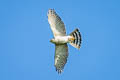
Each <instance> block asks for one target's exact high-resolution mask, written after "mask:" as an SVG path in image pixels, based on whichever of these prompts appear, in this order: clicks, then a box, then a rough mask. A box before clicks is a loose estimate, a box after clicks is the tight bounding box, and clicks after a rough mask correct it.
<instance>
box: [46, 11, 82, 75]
mask: <svg viewBox="0 0 120 80" xmlns="http://www.w3.org/2000/svg"><path fill="white" fill-rule="evenodd" d="M47 16H48V22H49V24H50V27H51V30H52V32H53V35H54V38H53V39H51V40H50V42H52V43H53V44H55V64H54V65H55V67H56V71H58V73H61V72H62V71H63V68H64V66H65V64H66V62H67V58H68V46H67V43H69V44H71V45H72V46H73V47H75V48H78V49H79V48H80V44H81V35H80V32H79V30H78V29H75V30H74V31H73V32H72V33H71V34H70V35H66V30H65V26H64V23H63V21H62V20H61V18H60V17H59V16H58V15H57V13H56V12H55V11H54V10H53V9H49V10H48V14H47Z"/></svg>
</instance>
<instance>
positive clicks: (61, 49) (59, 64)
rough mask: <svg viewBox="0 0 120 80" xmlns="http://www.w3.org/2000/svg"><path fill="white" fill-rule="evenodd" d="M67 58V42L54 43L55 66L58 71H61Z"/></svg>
mask: <svg viewBox="0 0 120 80" xmlns="http://www.w3.org/2000/svg"><path fill="white" fill-rule="evenodd" d="M67 58H68V46H67V44H62V45H55V64H54V65H55V67H56V71H58V73H61V72H62V70H63V68H64V66H65V64H66V62H67Z"/></svg>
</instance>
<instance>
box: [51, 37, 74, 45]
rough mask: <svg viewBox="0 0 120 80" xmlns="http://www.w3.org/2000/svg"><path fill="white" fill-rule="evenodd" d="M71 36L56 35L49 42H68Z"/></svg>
mask: <svg viewBox="0 0 120 80" xmlns="http://www.w3.org/2000/svg"><path fill="white" fill-rule="evenodd" d="M72 38H73V37H71V36H57V37H55V38H54V39H51V42H52V43H54V44H65V43H69V42H70V39H72Z"/></svg>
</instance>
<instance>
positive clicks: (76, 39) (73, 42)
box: [69, 29, 82, 49]
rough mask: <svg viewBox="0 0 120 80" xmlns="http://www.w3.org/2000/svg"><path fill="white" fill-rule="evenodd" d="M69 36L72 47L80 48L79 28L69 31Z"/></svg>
mask: <svg viewBox="0 0 120 80" xmlns="http://www.w3.org/2000/svg"><path fill="white" fill-rule="evenodd" d="M69 36H71V37H72V38H73V39H72V40H70V44H71V45H72V46H73V47H75V48H77V49H80V46H81V41H82V39H81V34H80V32H79V30H78V29H75V30H74V31H73V32H72V33H70V35H69Z"/></svg>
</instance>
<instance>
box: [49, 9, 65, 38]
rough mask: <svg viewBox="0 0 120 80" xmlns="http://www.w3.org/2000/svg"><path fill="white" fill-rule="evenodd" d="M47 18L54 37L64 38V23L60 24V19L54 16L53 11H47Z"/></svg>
mask: <svg viewBox="0 0 120 80" xmlns="http://www.w3.org/2000/svg"><path fill="white" fill-rule="evenodd" d="M47 16H48V22H49V24H50V26H51V29H52V32H53V35H54V37H56V36H65V35H66V31H65V26H64V23H63V22H62V20H61V18H60V17H59V16H58V15H57V14H56V12H55V11H54V10H53V9H49V11H48V15H47Z"/></svg>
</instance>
